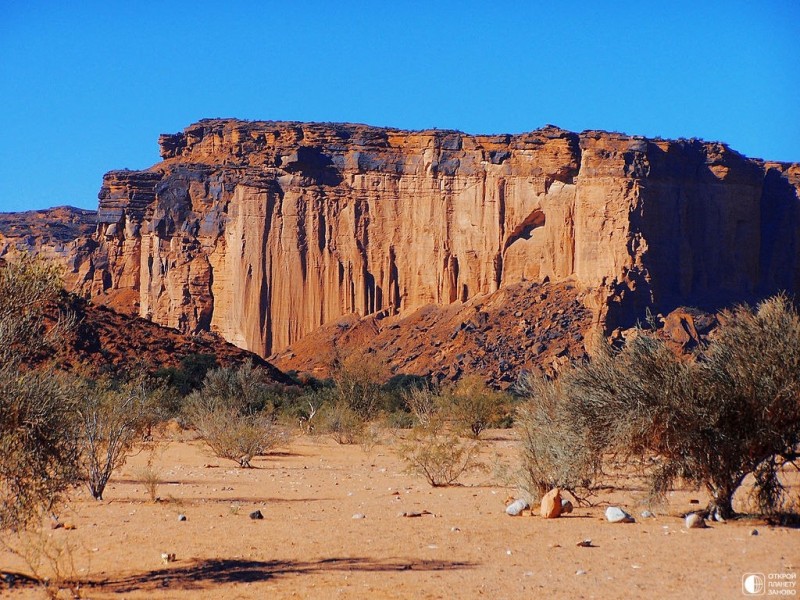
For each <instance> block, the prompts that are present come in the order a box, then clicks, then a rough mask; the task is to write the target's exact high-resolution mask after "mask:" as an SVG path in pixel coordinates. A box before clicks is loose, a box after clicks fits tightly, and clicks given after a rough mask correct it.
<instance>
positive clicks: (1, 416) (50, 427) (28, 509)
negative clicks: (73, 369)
mask: <svg viewBox="0 0 800 600" xmlns="http://www.w3.org/2000/svg"><path fill="white" fill-rule="evenodd" d="M61 298H62V291H61V280H60V277H59V273H58V270H57V269H56V268H55V267H54V266H52V265H49V264H47V263H46V262H44V261H43V260H41V259H38V258H33V257H30V256H27V255H26V256H22V257H20V258H19V259H17V260H14V261H0V529H6V530H21V529H25V528H26V527H27V526H28V525H30V524H31V523H32V522H34V521H35V520H36V519H37V518H38V517H40V516H41V515H42V514H43V513H47V512H51V511H53V510H54V509H55V508H56V506H57V505H58V503H59V501H60V500H62V498H63V497H64V495H65V494H66V492H67V491H68V490H69V489H70V488H71V487H72V486H74V485H75V484H76V483H77V482H79V469H78V454H79V453H78V444H77V436H76V431H75V419H74V416H75V413H74V404H75V399H76V393H75V384H74V381H73V380H72V379H71V378H69V377H67V376H66V375H63V374H59V373H57V372H55V370H53V369H52V368H48V367H45V366H42V367H41V368H40V369H39V370H36V371H32V370H30V363H31V361H33V360H34V359H40V358H42V356H43V355H46V352H47V350H48V348H51V347H54V346H56V345H58V344H61V343H64V340H65V334H66V333H67V332H69V331H70V330H71V329H72V328H73V327H74V319H73V318H72V317H70V315H68V314H66V313H64V312H62V311H61V310H60V307H61V306H62V304H63V303H62V302H61ZM48 311H49V312H50V314H58V315H59V316H58V317H57V321H56V323H55V324H54V325H52V326H50V327H45V315H46V313H48Z"/></svg>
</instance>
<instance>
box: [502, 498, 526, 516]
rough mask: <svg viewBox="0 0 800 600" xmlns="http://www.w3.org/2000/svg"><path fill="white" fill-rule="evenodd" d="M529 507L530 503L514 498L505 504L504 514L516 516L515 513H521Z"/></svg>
mask: <svg viewBox="0 0 800 600" xmlns="http://www.w3.org/2000/svg"><path fill="white" fill-rule="evenodd" d="M529 507H530V504H528V503H527V502H525V500H514V501H513V502H512V503H511V504H509V505H508V506H506V514H507V515H509V516H511V517H516V516H517V515H521V514H522V511H523V510H525V509H526V508H529Z"/></svg>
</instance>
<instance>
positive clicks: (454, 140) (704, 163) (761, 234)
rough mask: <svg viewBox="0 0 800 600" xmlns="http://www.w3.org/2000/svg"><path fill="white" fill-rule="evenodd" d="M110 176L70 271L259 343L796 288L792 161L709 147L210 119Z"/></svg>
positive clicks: (79, 282)
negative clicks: (515, 308) (484, 310)
mask: <svg viewBox="0 0 800 600" xmlns="http://www.w3.org/2000/svg"><path fill="white" fill-rule="evenodd" d="M159 141H160V145H161V156H162V158H163V161H162V162H161V163H159V164H157V165H155V166H154V167H152V168H151V169H148V170H145V171H112V172H110V173H108V174H106V176H105V178H104V181H103V187H102V189H101V191H100V195H99V196H100V206H99V210H98V213H97V221H98V225H97V233H96V235H95V238H94V240H93V241H94V243H95V244H96V246H97V247H96V248H87V249H86V250H85V251H84V252H83V254H82V255H81V258H80V259H74V261H73V262H74V268H73V278H74V280H75V285H76V286H77V287H79V288H80V289H82V290H83V291H84V292H86V293H89V294H92V295H93V296H95V297H98V296H104V295H105V296H108V297H115V296H116V297H120V298H123V299H125V302H128V303H129V304H132V303H138V308H137V307H136V305H134V308H137V310H138V312H139V314H140V315H141V316H144V317H147V318H149V319H152V320H153V321H155V322H157V323H159V324H162V325H167V326H170V327H177V328H179V329H181V330H183V331H187V332H195V331H201V330H209V329H210V330H212V331H216V332H219V333H220V334H221V335H222V336H224V337H225V338H226V339H227V340H229V341H231V342H233V343H234V344H236V345H238V346H240V347H243V348H246V349H249V350H252V351H254V352H257V353H258V354H260V355H262V356H268V355H270V354H271V353H273V352H277V351H281V350H283V349H284V348H286V347H287V346H289V345H290V344H292V343H294V342H296V341H297V340H299V339H300V338H302V337H303V336H305V335H307V334H309V333H310V332H312V331H314V330H315V329H317V328H318V327H320V326H321V325H323V324H325V323H329V322H331V321H334V320H336V319H339V318H341V317H342V316H344V315H348V314H351V313H358V314H360V315H362V316H364V315H369V314H374V313H382V314H384V315H389V316H391V315H395V314H398V313H400V314H410V313H411V312H413V311H414V310H416V309H419V308H420V307H423V306H425V305H429V304H438V305H448V304H452V303H457V302H466V301H468V300H470V299H472V298H474V297H475V296H478V295H484V294H491V293H494V292H496V291H497V290H499V289H500V288H503V287H505V286H509V285H511V284H516V283H519V282H521V281H523V280H529V281H542V280H544V279H545V278H549V279H550V281H554V282H555V281H563V280H571V281H572V282H574V283H575V285H577V286H579V287H580V289H581V290H582V291H583V292H584V302H585V304H586V305H587V306H588V307H589V308H590V309H591V310H592V311H593V314H594V315H595V319H596V321H597V322H601V323H603V324H604V325H605V326H606V327H607V328H608V329H609V330H610V329H611V328H614V327H617V326H620V327H625V326H629V325H630V324H631V323H633V322H634V320H635V319H637V318H640V317H641V316H642V315H643V311H644V309H645V308H651V309H653V310H656V311H663V312H665V313H666V312H667V311H668V310H669V309H671V308H673V307H675V306H677V305H679V304H694V305H710V304H714V303H728V302H731V301H735V300H743V299H748V298H751V297H753V296H755V295H758V294H765V293H769V292H772V291H775V290H778V289H787V290H789V291H790V292H793V291H796V290H797V289H798V283H800V281H799V278H800V232H798V227H800V215H799V214H798V196H797V193H798V187H800V166H798V165H786V164H777V163H765V162H762V161H757V160H750V159H747V158H745V157H743V156H741V155H740V154H738V153H736V152H734V151H732V150H730V149H729V148H727V147H726V146H724V145H722V144H718V143H704V142H700V141H695V140H690V141H665V140H647V139H644V138H640V137H630V136H625V135H620V134H612V133H603V132H596V131H589V132H584V133H581V134H575V133H571V132H568V131H564V130H561V129H558V128H555V127H546V128H544V129H540V130H538V131H534V132H532V133H526V134H521V135H497V136H473V135H466V134H462V133H459V132H453V131H438V130H436V131H423V132H408V131H399V130H394V129H380V128H374V127H367V126H362V125H347V124H314V123H285V122H243V121H236V120H204V121H201V122H199V123H197V124H195V125H192V126H190V127H188V128H187V129H185V130H184V131H183V132H182V133H178V134H175V135H162V136H161V138H160V140H159Z"/></svg>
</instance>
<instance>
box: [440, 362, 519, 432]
mask: <svg viewBox="0 0 800 600" xmlns="http://www.w3.org/2000/svg"><path fill="white" fill-rule="evenodd" d="M446 395H447V409H446V410H447V412H448V415H449V416H450V417H451V418H452V419H453V420H454V421H455V423H456V424H457V425H458V426H460V427H461V428H463V429H464V430H466V431H468V432H469V433H470V434H471V435H472V437H474V438H476V439H477V438H478V437H480V434H481V432H482V431H483V430H485V429H487V428H488V427H491V426H493V425H497V424H498V422H499V421H500V419H501V418H502V417H504V416H505V415H506V414H507V413H508V411H509V397H508V395H507V394H504V393H503V392H498V391H496V390H493V389H491V388H489V387H488V386H487V385H486V384H485V383H484V382H483V379H481V377H479V376H477V375H470V376H467V377H464V378H462V379H461V380H459V381H458V383H456V384H455V385H454V386H452V387H451V388H450V389H448V390H447V392H446Z"/></svg>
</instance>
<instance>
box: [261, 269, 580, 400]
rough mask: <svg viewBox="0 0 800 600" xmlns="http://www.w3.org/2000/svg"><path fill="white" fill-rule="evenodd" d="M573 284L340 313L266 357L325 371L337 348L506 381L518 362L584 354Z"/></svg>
mask: <svg viewBox="0 0 800 600" xmlns="http://www.w3.org/2000/svg"><path fill="white" fill-rule="evenodd" d="M582 300H583V298H582V294H581V293H580V292H579V291H578V290H577V289H576V288H575V286H574V285H572V284H570V283H566V282H562V283H555V284H550V283H544V284H540V283H534V282H522V283H516V284H511V285H509V286H506V287H503V288H501V289H500V290H498V291H497V292H495V293H493V294H486V295H478V296H474V297H473V298H471V299H469V300H467V301H466V302H464V303H461V302H454V303H452V304H446V305H436V304H429V305H427V306H423V307H422V308H419V309H417V310H415V311H413V312H412V313H410V314H407V315H406V314H400V315H397V316H393V317H391V316H388V317H383V318H382V315H381V314H380V313H378V314H377V315H370V316H367V317H363V318H359V317H358V316H357V315H354V314H351V315H346V316H344V317H342V318H340V319H336V320H335V321H333V322H331V323H329V324H326V325H324V326H322V327H320V328H319V329H316V330H315V331H313V332H311V333H310V334H308V335H307V336H305V337H304V338H302V339H301V340H299V341H298V342H296V343H295V344H294V345H292V346H290V347H289V348H287V349H286V350H284V351H283V352H280V353H278V354H276V355H274V356H272V357H270V361H271V362H272V363H273V364H275V366H277V367H278V368H280V369H282V370H283V371H287V372H289V371H298V372H307V373H311V374H312V375H314V376H315V377H318V378H325V377H327V376H329V374H330V366H331V364H332V362H333V359H334V357H335V356H336V353H339V354H344V355H347V354H349V353H351V352H363V351H366V352H368V353H370V354H373V355H375V356H376V357H378V358H379V359H380V360H382V361H383V362H386V363H387V364H388V365H389V367H390V370H391V371H392V372H394V373H403V374H407V375H419V376H430V377H433V378H435V379H437V380H439V381H442V380H447V381H454V380H457V379H459V378H460V377H461V376H462V375H465V374H469V373H480V374H482V375H483V376H484V378H485V380H486V382H487V383H489V384H491V385H493V386H495V387H503V388H506V387H509V386H510V385H512V384H513V383H514V382H516V380H517V377H518V376H519V373H520V371H521V370H522V369H525V370H542V371H545V372H548V373H551V374H552V373H555V372H556V371H558V369H559V368H560V367H561V366H562V365H564V364H565V363H567V362H569V361H570V360H577V359H580V358H583V357H584V356H585V349H584V346H585V339H584V335H585V334H586V331H587V330H588V329H589V328H590V325H591V322H592V318H591V317H592V315H591V313H590V311H589V310H588V309H586V307H585V306H584V304H583V301H582Z"/></svg>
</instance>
